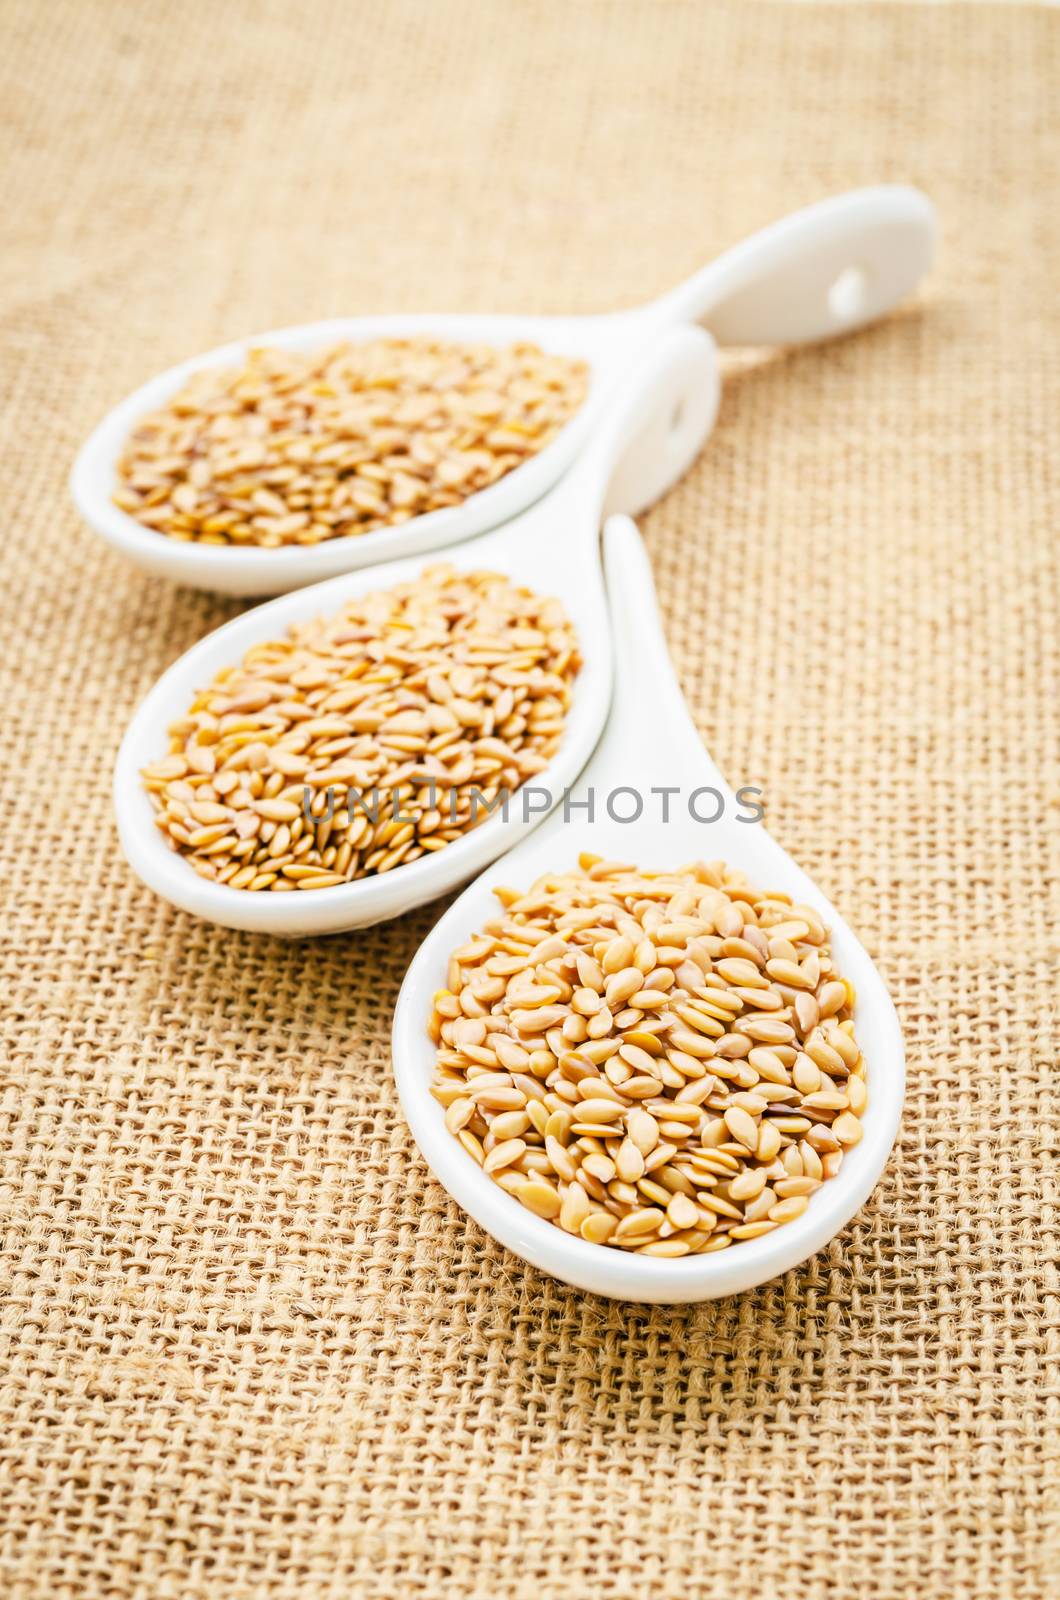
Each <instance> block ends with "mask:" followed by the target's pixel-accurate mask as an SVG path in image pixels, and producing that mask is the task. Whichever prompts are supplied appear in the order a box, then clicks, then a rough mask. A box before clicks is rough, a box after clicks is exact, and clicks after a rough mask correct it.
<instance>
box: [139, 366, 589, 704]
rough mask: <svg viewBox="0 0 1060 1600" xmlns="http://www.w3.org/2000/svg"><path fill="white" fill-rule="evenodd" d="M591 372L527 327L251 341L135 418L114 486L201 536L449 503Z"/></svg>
mask: <svg viewBox="0 0 1060 1600" xmlns="http://www.w3.org/2000/svg"><path fill="white" fill-rule="evenodd" d="M587 376H588V374H587V369H586V366H585V364H584V362H581V361H573V360H571V359H570V358H568V357H566V356H562V355H557V354H552V353H547V352H545V351H543V350H540V349H539V348H538V347H537V346H536V345H533V344H528V343H520V344H517V345H509V346H503V347H496V346H490V345H487V344H484V343H483V344H477V345H458V344H450V343H446V342H443V341H441V340H437V339H433V338H430V337H420V338H405V339H369V340H365V341H363V342H361V343H357V344H347V343H343V344H336V345H333V346H330V347H323V348H317V349H315V350H309V351H291V350H281V349H278V348H275V347H271V348H269V347H262V348H258V349H255V350H252V351H251V352H250V354H249V356H248V357H247V359H246V361H245V363H244V364H243V365H242V366H241V367H235V368H218V367H208V368H206V369H204V370H203V371H200V372H198V373H196V374H195V376H194V377H192V378H191V379H190V380H189V382H188V383H187V384H185V386H184V388H183V389H181V390H180V391H179V393H178V394H176V395H175V396H174V397H173V398H172V399H171V400H169V401H168V402H167V404H166V405H164V406H163V407H161V408H160V409H159V410H157V411H155V412H152V413H150V414H148V415H147V416H144V417H141V418H140V419H139V421H138V422H137V423H136V425H135V427H134V428H133V430H132V432H131V433H130V435H129V437H128V439H127V440H126V443H125V448H124V451H123V453H122V456H121V458H120V459H119V462H118V467H117V486H116V488H115V491H114V495H113V498H114V501H115V503H116V504H117V505H118V506H120V508H121V509H122V510H123V511H125V512H126V513H127V514H128V515H130V516H133V517H136V518H138V519H139V520H140V521H141V522H142V523H143V524H144V525H145V526H146V527H148V528H150V529H151V530H152V531H154V532H156V533H159V534H163V535H166V534H168V535H170V536H173V537H178V538H180V539H182V540H189V539H190V540H192V541H194V540H202V541H205V542H207V543H210V544H221V545H236V546H247V545H265V546H267V547H276V546H279V545H299V544H300V545H313V544H318V543H320V542H321V541H322V540H328V539H336V538H343V537H345V536H347V535H350V534H364V533H370V532H372V531H373V530H375V529H379V528H384V527H386V526H388V525H390V524H393V523H397V522H402V521H405V520H407V519H408V517H409V516H410V515H415V516H418V515H422V514H423V513H425V512H431V511H437V510H440V509H442V508H443V507H445V506H452V505H457V504H459V503H460V502H461V501H462V500H465V499H466V498H467V497H468V496H469V495H471V494H474V493H476V492H477V491H478V490H480V489H483V488H486V487H487V486H488V485H489V484H491V483H495V482H496V481H497V480H498V479H499V478H501V477H503V476H504V475H505V474H506V473H508V472H510V471H511V470H512V469H513V468H514V467H516V466H519V465H520V464H521V463H522V462H523V461H525V460H527V459H528V458H529V457H530V456H533V455H535V454H536V453H537V452H538V451H539V450H541V449H543V448H544V446H545V445H546V444H548V443H549V441H550V440H551V439H552V438H554V437H555V435H556V434H557V433H558V432H559V430H560V429H561V428H562V427H563V426H564V425H565V423H566V422H567V421H568V420H569V419H570V417H571V416H572V415H573V414H574V412H575V411H576V410H577V409H578V408H579V406H580V405H581V404H582V402H583V400H584V398H585V394H586V390H587ZM248 703H249V704H253V702H248V701H247V699H246V696H245V695H240V696H239V697H238V699H237V704H239V705H246V704H248Z"/></svg>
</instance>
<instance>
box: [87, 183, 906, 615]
mask: <svg viewBox="0 0 1060 1600" xmlns="http://www.w3.org/2000/svg"><path fill="white" fill-rule="evenodd" d="M934 241H935V214H934V208H933V207H932V205H931V202H930V201H929V200H928V199H927V197H926V196H925V195H923V194H921V193H920V191H919V190H916V189H911V188H906V187H904V186H901V185H883V186H879V187H875V188H869V189H859V190H855V191H853V192H852V193H849V194H844V195H838V196H835V197H833V198H832V199H829V200H824V201H821V202H820V203H819V204H817V205H813V206H809V207H807V208H806V209H804V210H802V211H798V212H795V213H794V214H793V215H792V216H790V217H787V218H785V219H783V220H782V221H780V222H777V223H774V224H773V225H772V226H771V227H768V228H765V229H764V230H762V231H761V232H760V233H757V234H755V235H753V236H752V237H751V238H750V239H748V240H746V241H744V242H743V243H742V244H739V245H737V246H736V247H735V248H734V249H732V250H729V251H727V252H726V253H725V254H724V255H722V256H720V257H719V258H718V259H717V260H716V261H714V262H713V263H711V264H710V265H709V266H706V267H704V268H702V269H701V270H700V271H699V272H697V273H695V274H693V276H692V277H690V278H689V279H687V280H686V281H685V282H684V283H682V284H680V285H678V287H677V288H675V289H673V290H671V291H670V292H669V293H668V294H665V295H663V296H661V297H660V298H659V299H657V300H654V301H652V302H651V303H650V304H648V305H645V306H639V307H636V308H635V309H633V310H630V311H624V312H618V313H611V314H606V315H598V316H587V317H542V316H489V315H480V316H460V315H439V316H432V315H418V316H411V315H410V316H376V317H342V318H337V319H334V320H332V321H326V322H314V323H305V324H301V325H299V326H297V327H291V328H281V329H278V330H275V331H273V332H269V333H263V334H259V335H257V336H256V337H254V338H252V339H242V340H237V341H236V342H234V343H232V344H226V345H223V346H221V347H220V348H219V349H215V350H211V351H209V352H208V353H207V354H205V355H200V356H196V357H194V358H193V359H192V360H190V361H185V362H182V363H181V364H180V365H179V366H176V367H172V368H170V370H169V371H168V372H164V373H162V374H161V375H160V376H159V377H156V378H153V379H152V380H151V381H150V382H149V383H146V384H144V385H143V387H142V388H140V389H137V390H136V392H135V393H134V394H132V395H130V396H129V397H128V398H127V399H126V400H124V401H122V402H121V404H120V405H118V406H116V407H115V408H114V410H112V411H111V412H110V413H109V414H108V415H107V416H106V417H105V418H104V419H103V421H102V422H101V423H100V424H99V426H98V427H97V428H96V429H95V431H94V432H93V433H92V435H91V436H90V438H89V439H88V440H87V442H86V443H85V445H84V446H83V448H82V450H81V452H80V454H79V455H78V457H77V460H76V462H75V464H74V468H73V472H72V475H71V490H72V493H73V498H74V501H75V503H76V505H77V508H78V510H79V512H80V514H81V516H82V517H83V518H84V520H85V522H87V523H88V525H89V527H91V528H92V529H93V530H94V531H95V532H96V533H98V534H99V535H100V536H101V537H102V538H103V539H105V540H106V541H107V542H108V543H109V544H111V545H112V546H113V547H114V548H115V549H117V550H118V551H120V552H121V553H122V554H123V555H125V556H127V557H128V558H129V559H130V560H131V561H134V562H135V563H136V564H137V565H139V566H141V567H143V568H144V569H145V570H146V571H148V572H151V573H154V574H155V575H157V576H159V577H165V578H170V579H172V580H173V581H175V582H178V583H187V584H192V585H194V586H196V587H198V588H204V589H213V590H217V591H220V592H221V593H225V594H236V595H270V594H284V593H287V592H288V591H289V590H291V589H296V588H300V587H302V586H304V585H306V584H311V583H317V582H320V581H321V580H323V579H326V578H331V577H334V576H336V575H337V574H339V573H343V572H351V571H354V570H356V569H358V568H361V567H365V566H372V565H376V564H378V563H380V562H389V561H393V560H397V559H400V558H402V557H405V556H411V555H418V554H422V553H423V552H425V551H427V550H437V549H441V548H442V547H443V546H448V545H451V544H456V543H459V542H461V541H462V540H465V539H468V538H471V537H473V536H474V535H477V534H480V533H482V532H484V531H485V530H486V529H488V528H494V527H497V526H498V525H499V524H500V523H502V522H504V521H506V520H507V519H509V518H511V517H514V516H515V515H517V514H518V513H519V512H521V511H523V510H525V508H526V507H527V506H529V505H531V504H533V503H534V501H536V500H537V499H539V498H540V497H541V496H542V495H543V494H544V493H545V492H546V491H547V490H548V489H549V488H551V486H552V485H553V484H554V483H555V482H556V481H557V480H558V479H559V478H560V477H561V475H562V474H563V473H564V472H566V471H567V469H568V468H569V467H570V465H571V463H572V462H573V461H574V460H575V458H576V457H577V455H578V454H579V452H580V451H581V450H582V449H583V448H584V447H585V444H586V442H587V441H588V439H589V438H590V437H591V435H592V433H593V430H594V429H595V428H596V427H597V425H598V424H599V423H600V422H601V421H602V418H603V415H604V413H605V411H606V408H607V405H608V403H609V400H610V397H611V394H612V393H613V391H614V389H615V386H616V384H617V383H618V382H619V381H620V380H621V378H622V375H623V374H624V372H625V371H626V370H627V369H628V368H629V367H630V366H631V364H633V363H635V362H636V361H637V360H638V359H639V358H640V357H641V356H642V355H643V354H644V353H645V351H646V350H647V349H648V348H650V347H651V345H652V344H653V343H654V342H655V341H656V340H657V339H658V337H659V336H660V334H662V333H663V332H664V331H665V330H667V329H668V328H672V327H674V326H676V325H679V324H681V323H686V322H694V323H699V324H701V325H702V326H704V327H706V328H707V329H708V330H709V331H710V332H711V333H712V334H713V336H714V338H715V339H716V340H717V341H718V343H720V344H733V345H736V344H741V345H742V344H797V343H802V342H805V341H809V340H816V339H822V338H827V337H830V336H832V335H835V334H840V333H847V332H849V331H851V330H852V329H854V328H858V327H862V326H863V325H864V324H866V323H868V322H871V321H873V320H874V319H875V318H877V317H879V316H881V315H882V314H883V313H884V312H885V311H887V310H889V309H890V308H891V307H892V306H893V305H895V304H896V303H897V302H898V301H899V300H900V299H902V298H903V297H904V296H905V295H907V294H908V293H910V291H911V290H912V289H913V288H915V286H916V284H917V283H918V282H919V281H920V279H921V277H922V276H923V274H924V273H925V272H926V270H927V268H928V266H929V265H930V261H931V257H932V253H933V249H934ZM417 335H427V336H430V337H431V338H436V339H442V340H447V341H452V342H456V343H465V342H470V343H475V344H480V343H481V344H492V345H497V346H503V345H510V344H512V343H515V342H518V341H529V342H531V343H534V344H537V345H540V346H541V348H542V349H544V350H547V351H549V352H552V353H555V354H562V355H567V356H571V357H573V358H576V359H578V360H582V361H585V362H586V363H587V364H588V367H589V389H588V394H587V396H586V399H585V401H584V403H583V404H582V406H581V407H580V408H579V410H578V411H577V412H576V413H575V414H574V416H573V417H572V418H571V419H570V421H569V422H568V423H567V424H566V426H565V427H564V428H563V429H562V430H561V431H560V432H559V433H558V434H557V435H556V437H555V438H554V439H553V440H552V441H551V442H550V443H549V444H548V445H546V447H545V448H544V449H543V450H541V451H540V452H539V454H537V455H535V456H532V457H530V458H529V460H527V461H526V462H524V463H523V464H522V465H521V466H519V467H516V468H515V469H514V470H513V471H511V472H509V473H507V474H506V476H504V477H503V478H501V479H499V480H498V481H497V482H496V483H494V484H491V485H490V486H489V487H488V488H486V489H482V490H480V491H479V492H478V493H476V494H473V495H471V496H469V498H468V499H467V500H465V501H464V502H463V503H462V504H461V505H457V506H450V507H446V508H444V509H442V510H439V511H432V512H428V513H426V514H425V515H422V516H418V517H413V518H412V519H411V520H410V521H408V522H405V523H402V524H400V525H398V526H395V527H393V528H384V529H379V530H377V531H375V532H372V533H368V534H363V535H347V536H345V537H340V538H335V539H330V540H325V541H323V542H322V543H320V544H316V545H307V546H301V545H289V546H285V547H281V548H279V549H263V548H254V547H246V546H232V545H228V546H225V545H209V544H203V543H197V542H188V543H185V542H183V541H180V540H176V539H172V538H169V537H168V536H167V535H165V534H162V533H158V532H155V531H154V530H153V529H151V528H147V527H145V526H144V525H143V524H142V523H140V522H138V521H137V520H136V518H135V517H133V516H131V515H130V514H129V513H127V512H125V511H122V510H120V509H119V507H118V506H116V505H115V504H114V503H113V500H112V495H113V493H114V490H115V488H116V487H117V463H118V460H119V458H120V456H121V453H122V450H123V447H124V445H125V443H126V441H127V439H128V437H129V434H130V433H131V432H132V430H133V428H134V427H135V426H136V424H137V422H138V421H139V420H140V419H141V418H142V417H144V416H146V415H148V414H149V413H151V412H153V411H156V410H157V409H158V408H159V407H161V406H163V405H165V403H166V402H167V401H168V400H170V399H171V398H172V397H173V395H174V394H176V393H177V392H178V390H180V389H181V388H183V386H184V385H185V384H186V383H187V381H188V379H189V378H190V377H192V376H193V374H195V373H198V372H201V371H203V370H205V369H208V368H213V367H216V368H219V369H221V368H230V367H234V366H240V365H241V364H243V362H245V360H246V358H247V356H248V354H249V352H250V351H251V350H252V349H253V348H255V347H258V346H261V345H271V346H277V347H279V348H282V349H286V350H296V351H310V350H314V349H317V348H321V347H324V346H327V345H329V344H334V343H337V342H340V341H347V342H354V343H356V342H360V341H363V340H366V339H374V338H398V337H400V338H407V337H415V336H417Z"/></svg>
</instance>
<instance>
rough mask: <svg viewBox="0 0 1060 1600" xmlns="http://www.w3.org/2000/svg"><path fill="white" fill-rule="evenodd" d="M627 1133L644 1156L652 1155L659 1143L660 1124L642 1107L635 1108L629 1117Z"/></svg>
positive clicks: (627, 1119)
mask: <svg viewBox="0 0 1060 1600" xmlns="http://www.w3.org/2000/svg"><path fill="white" fill-rule="evenodd" d="M626 1132H627V1134H628V1136H629V1138H630V1139H631V1140H632V1142H633V1143H634V1144H635V1145H636V1147H637V1149H638V1150H639V1151H640V1153H641V1155H642V1156H647V1155H650V1154H651V1152H652V1151H653V1150H654V1149H655V1147H656V1145H657V1144H658V1143H659V1124H658V1123H657V1122H656V1120H655V1118H654V1117H653V1116H652V1114H651V1112H650V1111H645V1110H643V1108H642V1107H640V1106H634V1108H633V1110H632V1111H631V1112H630V1113H629V1115H628V1116H627V1118H626Z"/></svg>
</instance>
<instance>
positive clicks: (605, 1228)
mask: <svg viewBox="0 0 1060 1600" xmlns="http://www.w3.org/2000/svg"><path fill="white" fill-rule="evenodd" d="M617 1227H618V1223H617V1221H616V1219H615V1218H614V1217H613V1216H611V1215H610V1213H609V1212H607V1211H594V1212H593V1214H592V1216H590V1217H586V1218H585V1221H584V1222H583V1223H582V1225H581V1228H580V1229H579V1232H580V1233H581V1236H582V1238H583V1239H588V1241H589V1243H590V1244H606V1243H607V1241H608V1239H610V1237H611V1235H612V1234H613V1233H614V1231H615V1229H616V1228H617Z"/></svg>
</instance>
